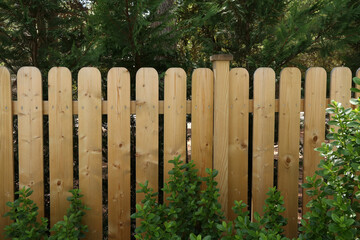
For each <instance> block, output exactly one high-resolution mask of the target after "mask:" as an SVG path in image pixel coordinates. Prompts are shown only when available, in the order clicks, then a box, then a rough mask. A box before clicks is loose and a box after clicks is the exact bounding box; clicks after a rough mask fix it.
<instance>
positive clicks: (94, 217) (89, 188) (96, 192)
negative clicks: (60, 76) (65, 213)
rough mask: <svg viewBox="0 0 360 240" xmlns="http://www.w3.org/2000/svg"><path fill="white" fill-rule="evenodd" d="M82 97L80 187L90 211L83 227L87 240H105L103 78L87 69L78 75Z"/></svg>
mask: <svg viewBox="0 0 360 240" xmlns="http://www.w3.org/2000/svg"><path fill="white" fill-rule="evenodd" d="M78 95H79V97H78V98H79V110H78V111H79V186H80V189H81V191H82V193H83V194H84V197H83V199H82V200H83V202H84V204H85V205H87V206H88V207H90V209H91V210H89V211H87V212H86V215H85V216H84V218H83V223H84V224H86V225H87V226H88V227H89V232H88V233H87V234H86V239H94V240H95V239H101V238H102V133H101V127H102V125H101V122H102V121H101V76H100V72H99V70H98V69H96V68H91V67H86V68H82V69H80V71H79V75H78Z"/></svg>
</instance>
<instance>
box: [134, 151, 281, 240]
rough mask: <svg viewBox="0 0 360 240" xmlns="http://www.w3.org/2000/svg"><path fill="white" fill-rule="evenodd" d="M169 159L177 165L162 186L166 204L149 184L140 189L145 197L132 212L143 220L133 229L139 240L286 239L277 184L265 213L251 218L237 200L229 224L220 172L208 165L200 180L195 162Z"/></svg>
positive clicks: (272, 189)
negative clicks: (221, 197) (221, 196)
mask: <svg viewBox="0 0 360 240" xmlns="http://www.w3.org/2000/svg"><path fill="white" fill-rule="evenodd" d="M169 162H170V163H173V164H174V167H173V169H172V170H171V171H169V175H170V177H169V182H168V183H167V184H165V187H164V189H163V190H164V192H165V193H166V194H167V196H168V197H167V203H164V204H159V203H158V202H157V199H156V196H157V195H158V194H157V193H154V192H153V190H152V189H150V188H148V183H147V182H146V183H145V184H144V185H141V187H142V189H141V190H139V191H138V192H141V193H144V194H145V199H144V200H143V201H142V205H140V204H137V205H136V208H137V213H135V214H133V215H132V217H133V218H138V219H141V220H142V221H141V225H140V226H139V227H138V228H136V230H135V232H136V235H135V237H136V238H137V239H192V240H198V239H199V240H201V239H202V240H210V239H223V240H229V239H249V240H250V239H285V238H283V237H282V235H281V233H282V232H283V229H282V227H283V226H285V225H286V220H285V219H284V218H283V217H282V216H281V215H280V213H282V212H283V211H284V210H285V208H284V207H283V206H282V204H283V203H284V202H283V197H282V196H281V195H280V192H278V191H276V189H275V188H271V189H270V191H269V192H268V195H269V198H268V199H267V200H266V205H265V207H264V216H263V217H260V215H259V214H257V213H255V220H256V221H254V222H251V221H250V216H249V212H248V211H244V208H247V206H246V204H244V203H242V202H235V207H234V208H233V209H234V211H235V213H236V214H238V217H237V218H236V220H235V221H234V223H232V222H228V223H227V222H225V221H223V220H224V216H223V212H222V211H221V206H220V204H219V203H218V197H219V191H218V189H217V188H216V185H217V182H216V181H215V177H216V175H217V171H216V170H210V169H207V170H206V172H207V174H208V176H207V177H204V178H201V177H199V176H197V170H196V169H195V165H194V163H193V162H192V161H191V162H189V163H184V162H183V161H180V160H179V157H177V158H175V159H174V160H171V161H169ZM202 184H203V186H204V187H203V190H201V185H202ZM205 186H206V188H205ZM202 236H204V237H202Z"/></svg>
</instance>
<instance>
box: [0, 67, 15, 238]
mask: <svg viewBox="0 0 360 240" xmlns="http://www.w3.org/2000/svg"><path fill="white" fill-rule="evenodd" d="M0 123H1V124H0V143H1V144H0V216H4V214H5V213H6V212H8V211H9V210H10V208H8V207H7V206H6V205H5V204H6V202H9V201H10V202H12V201H14V155H13V118H12V104H11V82H10V73H9V71H8V70H7V68H5V67H0ZM11 222H12V221H11V220H10V218H8V217H6V218H5V217H1V218H0V229H1V231H2V230H3V229H4V227H5V226H6V225H9V224H10V223H11ZM1 234H2V232H0V235H1Z"/></svg>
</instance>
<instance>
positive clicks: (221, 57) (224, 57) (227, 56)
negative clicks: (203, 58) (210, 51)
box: [210, 54, 234, 62]
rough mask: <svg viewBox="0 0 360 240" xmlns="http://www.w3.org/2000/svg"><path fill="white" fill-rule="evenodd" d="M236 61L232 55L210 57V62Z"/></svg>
mask: <svg viewBox="0 0 360 240" xmlns="http://www.w3.org/2000/svg"><path fill="white" fill-rule="evenodd" d="M233 59H234V57H233V55H232V54H216V55H212V56H210V61H212V62H214V61H232V60H233Z"/></svg>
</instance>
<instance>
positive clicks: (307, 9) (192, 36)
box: [0, 0, 360, 74]
mask: <svg viewBox="0 0 360 240" xmlns="http://www.w3.org/2000/svg"><path fill="white" fill-rule="evenodd" d="M359 28H360V2H359V1H357V0H303V1H299V0H275V1H273V0H262V1H257V0H197V1H194V0H151V1H150V0H122V1H118V0H66V1H65V0H0V52H1V54H0V63H2V64H4V65H5V66H6V67H8V68H9V69H11V70H12V71H13V72H16V71H17V69H19V67H21V66H24V65H31V66H36V67H38V68H40V69H41V70H42V72H43V73H44V74H46V72H47V71H48V70H49V69H50V68H51V67H53V66H65V67H68V68H70V70H71V71H72V72H74V71H75V72H76V71H77V70H78V69H79V68H81V67H83V66H89V65H91V66H95V67H98V68H100V69H101V70H102V72H103V73H105V72H106V71H107V70H108V69H109V68H111V67H113V66H124V67H127V68H128V69H129V70H130V71H131V72H132V73H134V72H135V71H136V70H137V69H139V68H140V67H144V66H147V67H148V66H151V67H155V68H156V69H157V70H158V71H159V72H160V73H162V72H164V71H165V70H166V69H167V68H168V67H173V66H179V67H183V68H185V69H186V70H187V72H190V71H191V70H192V69H193V68H195V67H200V66H209V64H210V63H209V56H210V55H212V54H216V53H223V52H225V53H232V54H233V55H234V62H233V65H234V66H242V67H246V68H247V69H248V70H249V71H250V73H252V72H253V71H254V69H255V68H257V67H273V68H274V69H275V70H279V69H280V68H282V67H285V66H297V67H300V68H302V69H305V68H307V67H309V66H314V65H319V66H323V67H325V68H326V69H327V70H330V69H331V68H332V67H334V66H339V65H345V66H348V67H350V68H351V69H352V70H353V71H355V70H356V68H357V67H359V66H360V60H359V59H360V58H359V57H358V56H359V50H360V49H359V48H360V32H359V31H358V29H359Z"/></svg>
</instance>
